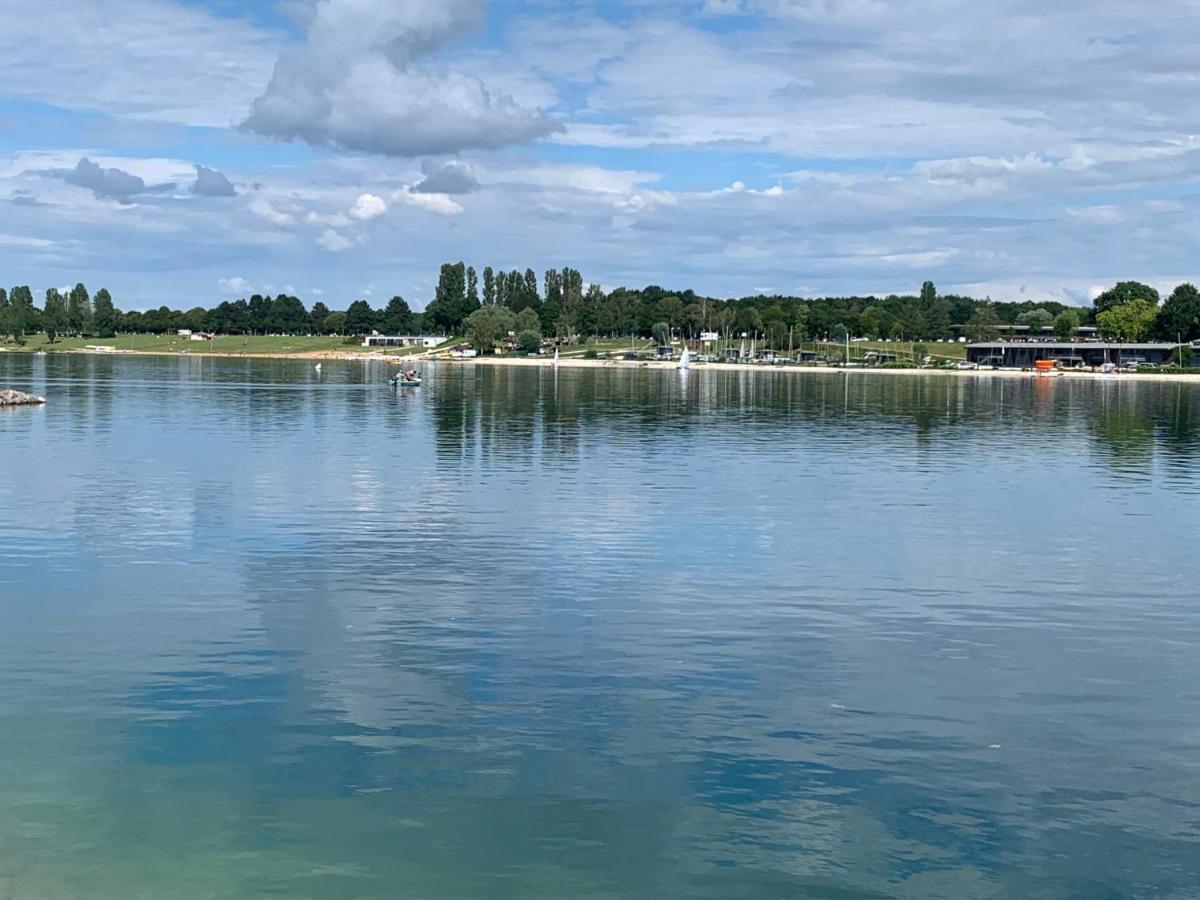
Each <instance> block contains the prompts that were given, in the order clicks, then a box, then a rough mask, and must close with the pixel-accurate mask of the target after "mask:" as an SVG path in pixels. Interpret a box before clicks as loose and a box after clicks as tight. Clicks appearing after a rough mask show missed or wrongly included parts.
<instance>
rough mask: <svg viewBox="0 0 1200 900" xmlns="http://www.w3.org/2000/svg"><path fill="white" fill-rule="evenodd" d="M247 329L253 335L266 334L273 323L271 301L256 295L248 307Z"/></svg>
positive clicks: (251, 298) (252, 297)
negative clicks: (271, 322)
mask: <svg viewBox="0 0 1200 900" xmlns="http://www.w3.org/2000/svg"><path fill="white" fill-rule="evenodd" d="M246 314H247V320H248V321H247V327H248V329H249V331H250V333H251V334H266V333H267V328H268V327H269V325H270V321H271V300H270V298H268V297H263V296H262V295H261V294H254V295H253V296H251V297H250V302H249V304H247V307H246Z"/></svg>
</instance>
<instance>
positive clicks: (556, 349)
mask: <svg viewBox="0 0 1200 900" xmlns="http://www.w3.org/2000/svg"><path fill="white" fill-rule="evenodd" d="M550 365H552V366H555V367H557V366H558V348H557V347H555V348H554V359H553V361H552V362H551V363H550Z"/></svg>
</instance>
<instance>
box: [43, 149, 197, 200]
mask: <svg viewBox="0 0 1200 900" xmlns="http://www.w3.org/2000/svg"><path fill="white" fill-rule="evenodd" d="M46 174H49V175H54V176H57V177H59V178H61V179H62V180H63V181H65V182H67V184H73V185H75V186H76V187H81V188H87V189H88V190H89V191H91V192H92V193H93V194H94V195H95V196H96V198H97V199H99V200H116V201H117V202H118V203H126V204H128V203H132V202H133V198H134V197H136V196H138V195H139V194H145V193H151V192H160V191H164V190H170V189H171V188H172V187H174V185H172V184H157V185H153V186H148V185H147V184H146V181H145V179H143V178H141V177H140V176H138V175H134V174H132V173H130V172H126V171H125V170H124V169H116V168H111V169H106V168H104V167H103V166H101V165H100V164H99V163H96V162H92V161H91V160H90V159H88V158H87V157H86V156H85V157H83V159H81V160H79V162H78V163H77V164H76V166H75V168H74V169H56V170H52V171H50V172H47V173H46Z"/></svg>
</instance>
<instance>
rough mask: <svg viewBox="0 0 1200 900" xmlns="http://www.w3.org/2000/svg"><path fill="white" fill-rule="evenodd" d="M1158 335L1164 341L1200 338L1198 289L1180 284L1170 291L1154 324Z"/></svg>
mask: <svg viewBox="0 0 1200 900" xmlns="http://www.w3.org/2000/svg"><path fill="white" fill-rule="evenodd" d="M1155 332H1156V333H1157V335H1158V337H1159V338H1161V339H1162V340H1166V341H1177V340H1184V341H1194V340H1196V339H1197V338H1200V291H1197V290H1196V288H1195V286H1193V285H1191V284H1181V285H1179V286H1178V287H1177V288H1175V290H1173V291H1171V296H1169V297H1168V298H1167V300H1166V302H1165V303H1164V304H1163V307H1162V310H1161V311H1160V312H1159V314H1158V322H1157V323H1156V325H1155Z"/></svg>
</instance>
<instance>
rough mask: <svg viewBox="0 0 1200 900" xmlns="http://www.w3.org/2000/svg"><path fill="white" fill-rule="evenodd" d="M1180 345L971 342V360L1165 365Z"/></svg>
mask: <svg viewBox="0 0 1200 900" xmlns="http://www.w3.org/2000/svg"><path fill="white" fill-rule="evenodd" d="M1178 346H1179V345H1178V344H1169V343H1136V344H1119V343H1111V342H1108V341H1074V342H1070V341H1034V340H1016V341H989V342H987V343H980V344H968V345H967V361H968V362H973V363H978V364H980V365H989V366H1004V367H1008V368H1015V369H1032V368H1033V364H1034V363H1035V362H1037V361H1038V360H1039V359H1052V360H1055V361H1056V362H1058V363H1059V364H1060V365H1062V366H1063V367H1065V368H1073V367H1076V366H1102V365H1104V364H1105V363H1113V364H1115V365H1118V366H1124V365H1128V364H1130V363H1150V364H1152V365H1156V366H1161V365H1165V364H1167V363H1170V361H1171V354H1172V353H1174V352H1175V349H1176V348H1177V347H1178Z"/></svg>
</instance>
